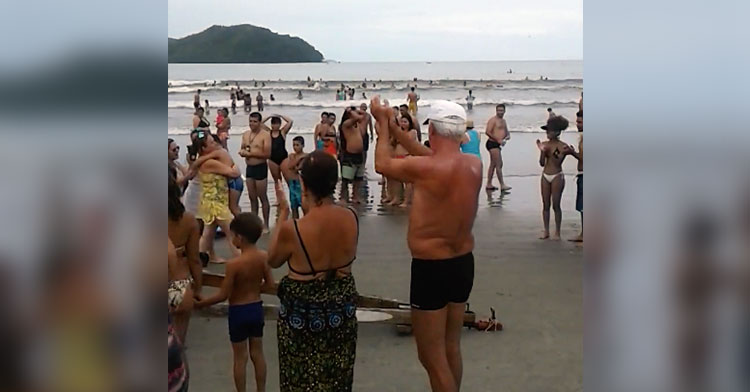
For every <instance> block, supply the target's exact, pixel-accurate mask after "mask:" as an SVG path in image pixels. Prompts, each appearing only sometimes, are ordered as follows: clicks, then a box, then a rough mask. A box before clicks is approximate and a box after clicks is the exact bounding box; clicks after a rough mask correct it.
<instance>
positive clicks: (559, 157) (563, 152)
mask: <svg viewBox="0 0 750 392" xmlns="http://www.w3.org/2000/svg"><path fill="white" fill-rule="evenodd" d="M567 128H568V120H566V119H565V117H562V116H555V117H552V118H550V119H549V120H547V124H546V125H543V126H542V129H544V130H545V131H547V139H549V140H548V141H546V142H541V141H539V139H537V140H536V145H537V147H538V148H539V151H540V153H539V165H540V166H542V167H543V168H544V170H543V171H542V180H541V190H542V223H543V224H544V232H543V233H542V236H541V237H539V239H543V240H544V239H547V238H550V236H549V209H550V206H551V207H552V208H553V209H554V210H555V235H554V236H552V239H553V240H559V239H560V226H561V224H562V208H560V199H562V192H563V189H565V175H564V174H563V172H562V163H563V161H564V160H565V157H566V156H568V155H570V154H571V153H572V152H573V148H572V147H571V146H569V145H568V144H565V143H563V142H562V141H561V140H560V133H561V132H562V131H564V130H565V129H567Z"/></svg>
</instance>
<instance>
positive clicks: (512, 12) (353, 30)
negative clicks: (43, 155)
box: [169, 0, 583, 61]
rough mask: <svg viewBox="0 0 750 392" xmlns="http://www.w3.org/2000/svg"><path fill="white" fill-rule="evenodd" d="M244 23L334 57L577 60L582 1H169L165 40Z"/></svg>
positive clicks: (581, 29) (345, 59)
mask: <svg viewBox="0 0 750 392" xmlns="http://www.w3.org/2000/svg"><path fill="white" fill-rule="evenodd" d="M376 4H377V5H376ZM244 23H249V24H253V25H256V26H262V27H266V28H269V29H270V30H272V31H274V32H277V33H280V34H289V35H293V36H297V37H300V38H302V39H304V40H305V41H307V42H308V43H310V44H311V45H312V46H314V47H315V48H316V49H317V50H318V51H320V52H321V53H323V56H324V57H325V58H327V59H335V60H339V61H460V60H555V59H576V60H578V59H583V0H523V1H521V0H458V1H456V0H452V1H443V0H398V1H393V0H380V1H351V0H350V1H340V0H327V1H311V0H274V1H264V0H169V37H171V38H181V37H184V36H186V35H190V34H193V33H197V32H200V31H202V30H204V29H206V28H208V27H210V26H212V25H214V24H218V25H224V26H230V25H236V24H244Z"/></svg>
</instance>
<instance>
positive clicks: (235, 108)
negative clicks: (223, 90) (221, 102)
mask: <svg viewBox="0 0 750 392" xmlns="http://www.w3.org/2000/svg"><path fill="white" fill-rule="evenodd" d="M231 98H232V113H237V94H235V93H234V92H232V95H231Z"/></svg>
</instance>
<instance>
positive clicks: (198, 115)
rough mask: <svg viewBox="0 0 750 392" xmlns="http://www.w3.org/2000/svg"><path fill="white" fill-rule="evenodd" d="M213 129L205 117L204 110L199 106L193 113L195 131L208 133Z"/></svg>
mask: <svg viewBox="0 0 750 392" xmlns="http://www.w3.org/2000/svg"><path fill="white" fill-rule="evenodd" d="M210 128H211V123H210V122H209V121H208V120H207V119H206V117H205V116H204V115H203V108H202V107H200V106H198V109H195V113H193V130H199V131H205V132H208V131H209V130H210Z"/></svg>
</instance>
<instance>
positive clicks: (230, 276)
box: [195, 212, 276, 391]
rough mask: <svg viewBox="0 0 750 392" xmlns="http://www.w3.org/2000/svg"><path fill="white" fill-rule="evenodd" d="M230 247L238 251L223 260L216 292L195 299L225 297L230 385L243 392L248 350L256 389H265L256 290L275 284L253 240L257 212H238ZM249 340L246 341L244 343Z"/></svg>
mask: <svg viewBox="0 0 750 392" xmlns="http://www.w3.org/2000/svg"><path fill="white" fill-rule="evenodd" d="M229 230H231V231H232V239H233V241H234V246H236V247H238V248H239V249H241V250H242V253H241V254H240V255H239V256H238V257H236V258H234V259H232V260H230V261H229V262H227V265H226V272H225V276H224V280H223V281H222V284H221V288H220V289H219V292H217V293H216V294H214V295H213V296H211V297H209V298H206V299H203V300H200V301H198V302H197V303H196V304H195V306H196V307H198V308H204V307H207V306H211V305H213V304H217V303H219V302H223V301H226V300H227V299H229V308H228V310H227V312H228V316H227V321H228V324H229V341H230V342H231V343H232V354H233V355H232V356H233V363H234V366H233V369H232V370H233V372H232V373H233V376H234V387H235V389H236V390H237V391H245V386H246V382H247V377H246V369H245V368H246V367H247V358H248V353H249V354H250V355H249V356H250V360H252V361H253V368H254V370H255V372H254V373H255V389H256V391H265V390H266V359H265V357H264V356H263V326H264V325H265V321H264V317H263V301H262V300H261V297H260V293H262V292H264V293H267V292H269V291H271V292H272V290H274V289H275V287H276V284H275V281H274V279H273V275H271V269H270V268H269V267H268V263H267V260H268V254H267V253H266V252H265V251H262V250H260V249H258V248H257V247H256V245H255V243H256V242H257V241H258V238H260V235H261V231H262V230H263V223H262V222H261V221H260V218H258V216H257V215H255V214H251V213H247V212H245V213H242V214H240V215H238V216H236V217H235V218H234V219H233V220H232V223H231V224H230V225H229ZM248 343H249V344H248Z"/></svg>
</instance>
